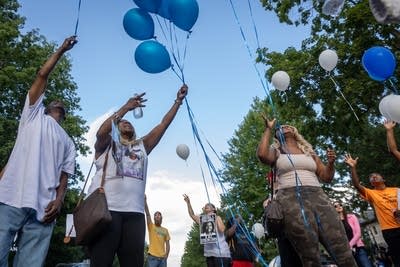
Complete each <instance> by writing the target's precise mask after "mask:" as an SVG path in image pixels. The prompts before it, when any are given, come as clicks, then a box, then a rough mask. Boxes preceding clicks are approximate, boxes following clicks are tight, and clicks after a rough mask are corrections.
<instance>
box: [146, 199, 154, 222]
mask: <svg viewBox="0 0 400 267" xmlns="http://www.w3.org/2000/svg"><path fill="white" fill-rule="evenodd" d="M144 212H145V213H146V222H147V225H149V224H151V223H153V221H152V220H151V215H150V211H149V206H148V205H147V197H146V195H145V196H144Z"/></svg>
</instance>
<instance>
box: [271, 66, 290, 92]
mask: <svg viewBox="0 0 400 267" xmlns="http://www.w3.org/2000/svg"><path fill="white" fill-rule="evenodd" d="M271 82H272V84H273V85H274V87H275V88H276V89H278V90H279V91H285V90H286V89H287V88H288V87H289V83H290V77H289V75H288V74H287V72H286V71H282V70H279V71H277V72H275V73H274V74H273V75H272V78H271Z"/></svg>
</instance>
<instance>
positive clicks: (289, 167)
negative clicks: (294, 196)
mask: <svg viewBox="0 0 400 267" xmlns="http://www.w3.org/2000/svg"><path fill="white" fill-rule="evenodd" d="M276 170H277V174H276V175H277V183H278V188H277V189H278V190H279V189H283V188H290V187H295V186H296V175H295V174H296V173H297V177H298V182H297V184H298V185H299V186H317V187H321V184H320V182H319V180H318V177H317V174H316V170H317V164H316V163H315V160H314V159H313V158H312V156H307V155H305V154H281V153H280V154H279V156H278V159H277V161H276Z"/></svg>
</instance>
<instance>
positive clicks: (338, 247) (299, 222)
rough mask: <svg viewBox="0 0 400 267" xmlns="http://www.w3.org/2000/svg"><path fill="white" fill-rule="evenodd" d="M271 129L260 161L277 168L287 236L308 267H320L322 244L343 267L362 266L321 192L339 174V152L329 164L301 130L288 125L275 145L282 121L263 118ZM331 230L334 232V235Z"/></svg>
mask: <svg viewBox="0 0 400 267" xmlns="http://www.w3.org/2000/svg"><path fill="white" fill-rule="evenodd" d="M263 119H264V122H265V130H264V133H263V135H262V137H261V140H260V142H259V145H258V148H257V157H258V158H259V160H260V161H261V162H262V163H264V164H268V165H270V166H275V168H276V173H277V190H278V192H277V193H276V195H275V196H276V199H275V201H277V202H278V203H279V204H280V205H281V207H282V213H283V217H284V219H283V224H284V226H283V228H284V234H285V236H286V237H287V239H288V240H289V241H290V243H291V244H292V246H293V247H294V248H295V250H296V252H297V253H298V255H299V256H300V259H301V261H302V265H303V266H304V267H310V266H320V264H321V263H320V252H319V246H320V242H321V244H322V245H323V246H324V247H325V249H326V250H327V251H328V252H329V254H330V256H331V257H332V259H333V260H334V261H335V263H336V264H337V265H338V266H346V267H356V266H357V265H356V262H355V260H354V257H353V255H352V253H351V250H350V247H349V243H348V241H347V237H346V234H345V232H344V229H343V226H342V225H341V223H340V221H339V218H338V216H337V213H336V211H335V209H334V208H333V206H332V204H331V201H330V199H329V198H328V196H327V195H326V194H325V193H324V191H323V190H322V188H321V184H320V183H321V182H324V183H329V182H331V181H332V179H333V177H334V174H335V167H334V162H335V159H336V155H335V152H334V151H333V150H332V149H328V150H327V154H326V156H327V159H328V162H327V164H324V163H323V162H322V160H321V159H320V158H319V157H318V156H317V154H316V153H315V151H314V150H313V148H312V146H311V144H310V143H308V142H307V141H306V140H305V139H304V137H303V136H302V135H300V133H299V132H298V131H297V129H296V128H295V127H293V126H290V125H283V126H281V127H280V128H278V129H277V131H276V133H275V137H276V138H275V139H274V142H273V144H272V145H270V139H271V138H272V137H273V133H272V131H273V130H274V129H275V123H276V119H272V120H269V119H268V118H267V117H266V116H265V115H263ZM328 229H329V230H328Z"/></svg>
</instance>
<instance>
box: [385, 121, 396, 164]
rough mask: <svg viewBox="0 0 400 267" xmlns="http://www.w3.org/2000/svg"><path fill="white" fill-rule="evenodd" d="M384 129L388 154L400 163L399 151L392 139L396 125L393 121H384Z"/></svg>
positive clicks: (394, 140) (393, 138)
mask: <svg viewBox="0 0 400 267" xmlns="http://www.w3.org/2000/svg"><path fill="white" fill-rule="evenodd" d="M383 125H384V127H385V129H386V142H387V145H388V148H389V152H390V153H392V154H393V156H394V157H395V158H396V159H397V160H399V161H400V151H399V150H398V148H397V144H396V139H395V137H394V127H395V126H396V123H395V122H393V121H389V120H385V122H384V124H383Z"/></svg>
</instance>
